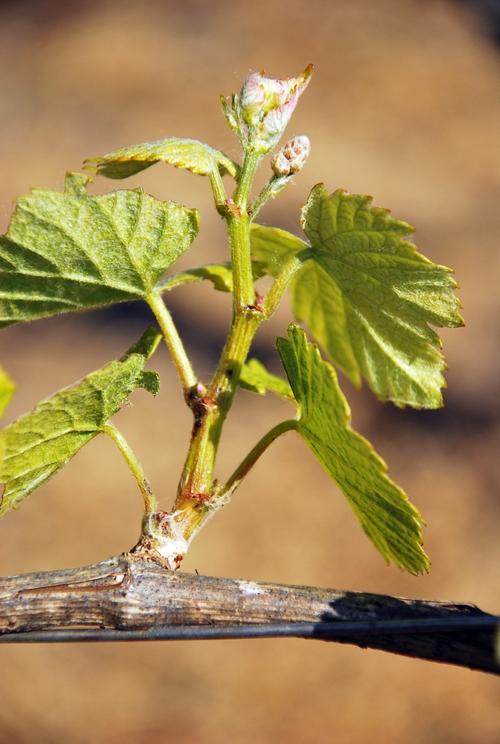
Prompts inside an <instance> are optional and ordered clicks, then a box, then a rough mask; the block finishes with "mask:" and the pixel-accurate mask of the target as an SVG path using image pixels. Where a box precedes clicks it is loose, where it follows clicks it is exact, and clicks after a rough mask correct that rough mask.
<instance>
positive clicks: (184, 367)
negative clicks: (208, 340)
mask: <svg viewBox="0 0 500 744" xmlns="http://www.w3.org/2000/svg"><path fill="white" fill-rule="evenodd" d="M146 301H147V303H148V305H149V307H150V308H151V310H152V311H153V314H154V316H155V318H156V320H157V321H158V325H159V326H160V328H161V331H162V333H163V337H164V339H165V343H166V344H167V347H168V350H169V351H170V355H171V357H172V360H173V362H174V364H175V367H176V369H177V374H178V375H179V379H180V381H181V384H182V388H183V390H184V397H185V398H186V400H187V399H188V395H189V392H190V390H192V389H193V388H194V387H195V386H196V384H197V382H198V380H197V378H196V375H195V373H194V371H193V368H192V366H191V362H190V361H189V357H188V355H187V353H186V350H185V348H184V344H183V343H182V339H181V337H180V336H179V333H178V331H177V328H176V327H175V324H174V321H173V318H172V316H171V315H170V313H169V311H168V309H167V306H166V305H165V303H164V301H163V299H162V297H161V296H160V294H159V292H158V291H157V290H155V291H153V292H151V293H150V294H149V295H147V297H146Z"/></svg>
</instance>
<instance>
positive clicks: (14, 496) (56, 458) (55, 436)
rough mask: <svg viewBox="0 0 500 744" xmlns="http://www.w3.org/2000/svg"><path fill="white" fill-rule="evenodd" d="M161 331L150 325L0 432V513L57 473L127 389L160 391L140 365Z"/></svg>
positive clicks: (155, 379) (99, 429) (101, 428)
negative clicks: (114, 355)
mask: <svg viewBox="0 0 500 744" xmlns="http://www.w3.org/2000/svg"><path fill="white" fill-rule="evenodd" d="M160 339H161V336H160V335H159V334H158V333H157V332H156V331H155V330H154V329H150V330H148V331H146V333H145V334H144V335H143V336H142V338H141V339H140V341H139V342H138V343H137V344H135V345H134V346H133V347H132V348H131V349H130V350H129V351H128V352H127V353H126V354H125V355H124V356H123V357H122V358H121V359H120V360H118V361H116V362H111V363H110V364H107V365H106V366H105V367H103V368H102V369H100V370H98V371H97V372H92V374H90V375H87V377H85V378H84V379H83V380H82V381H81V382H80V383H78V384H77V385H75V386H74V387H70V388H67V389H66V390H62V391H61V392H59V393H56V394H55V395H53V396H52V397H51V398H48V399H47V400H45V401H43V402H42V403H39V404H38V405H37V406H36V408H34V409H33V410H32V411H31V412H30V413H27V414H26V415H25V416H22V417H21V418H19V419H17V421H15V422H14V423H13V424H10V426H7V427H6V428H5V429H3V431H2V432H0V454H1V455H2V457H1V461H0V484H3V486H4V492H3V498H2V501H1V503H0V516H2V515H3V514H5V512H7V511H8V510H9V509H12V508H15V507H17V506H19V504H20V503H21V501H23V500H24V499H25V498H26V496H29V494H30V493H32V492H33V491H34V490H35V489H36V488H38V487H39V486H41V485H42V483H45V481H46V480H48V479H49V478H50V477H51V476H53V475H54V474H55V473H57V471H58V470H60V469H61V468H62V467H63V465H65V464H66V463H67V462H68V461H69V460H70V459H71V458H72V457H73V456H74V455H76V453H77V452H78V451H79V450H80V449H81V448H82V447H83V446H84V445H85V444H87V442H89V441H90V440H91V439H93V438H94V437H95V436H96V435H97V434H99V433H100V432H102V431H104V430H105V427H106V424H107V422H108V421H109V419H110V418H111V417H112V416H114V415H115V413H117V412H118V411H119V410H120V408H121V407H122V405H123V404H124V403H125V401H126V400H127V398H128V396H129V395H130V393H131V392H132V391H133V390H135V389H137V388H141V387H142V388H145V389H146V390H148V391H149V392H151V393H153V394H156V393H157V392H158V385H159V380H158V376H157V375H156V374H155V373H154V372H151V371H149V370H145V369H144V365H145V363H146V362H147V360H148V359H149V358H150V356H151V355H152V354H153V352H154V351H155V349H156V347H157V346H158V343H159V341H160Z"/></svg>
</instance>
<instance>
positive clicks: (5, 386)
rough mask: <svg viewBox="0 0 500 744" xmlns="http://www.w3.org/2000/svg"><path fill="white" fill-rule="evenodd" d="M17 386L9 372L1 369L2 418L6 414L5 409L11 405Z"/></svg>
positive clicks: (0, 403)
mask: <svg viewBox="0 0 500 744" xmlns="http://www.w3.org/2000/svg"><path fill="white" fill-rule="evenodd" d="M15 389H16V386H15V385H14V383H13V382H12V380H11V379H10V377H9V375H8V374H7V372H6V371H5V370H4V369H2V368H1V367H0V418H2V416H3V415H4V413H5V409H6V408H7V406H8V405H9V403H10V400H11V398H12V396H13V395H14V391H15Z"/></svg>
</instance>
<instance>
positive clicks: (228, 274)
mask: <svg viewBox="0 0 500 744" xmlns="http://www.w3.org/2000/svg"><path fill="white" fill-rule="evenodd" d="M205 279H206V280H208V281H210V282H212V284H213V285H214V289H217V290H219V292H232V291H233V270H232V268H231V264H230V263H225V264H206V265H205V266H197V267H196V268H194V269H187V271H182V272H181V273H179V274H173V275H172V276H167V277H166V278H165V279H164V280H163V281H162V282H161V283H160V284H159V285H158V287H157V289H158V291H160V292H170V290H172V289H175V287H180V286H182V285H183V284H192V283H193V282H200V281H203V280H205Z"/></svg>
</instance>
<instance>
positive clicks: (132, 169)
mask: <svg viewBox="0 0 500 744" xmlns="http://www.w3.org/2000/svg"><path fill="white" fill-rule="evenodd" d="M160 161H161V162H164V163H168V164H169V165H173V166H175V167H176V168H185V169H186V170H190V171H191V172H192V173H198V174H199V175H201V176H208V175H210V173H212V172H213V171H214V170H215V169H218V170H219V171H220V172H221V174H224V173H228V174H229V175H230V176H233V178H234V177H235V176H236V174H237V172H238V169H239V166H238V165H237V164H236V163H234V162H233V161H232V160H231V158H228V157H227V155H224V153H223V152H220V151H219V150H214V148H213V147H210V146H209V145H206V144H205V143H204V142H198V140H191V139H178V138H176V137H170V138H169V139H162V140H157V141H155V142H143V143H142V144H140V145H131V146H130V147H123V148H122V149H121V150H115V151H114V152H110V153H109V154H108V155H102V156H101V157H98V158H90V159H89V160H87V161H86V162H87V163H88V164H89V166H90V167H95V168H96V169H97V172H98V173H99V174H100V175H102V176H107V177H108V178H128V176H132V175H134V174H135V173H138V172H139V171H142V170H144V169H145V168H150V167H151V166H152V165H154V164H155V163H158V162H160Z"/></svg>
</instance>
